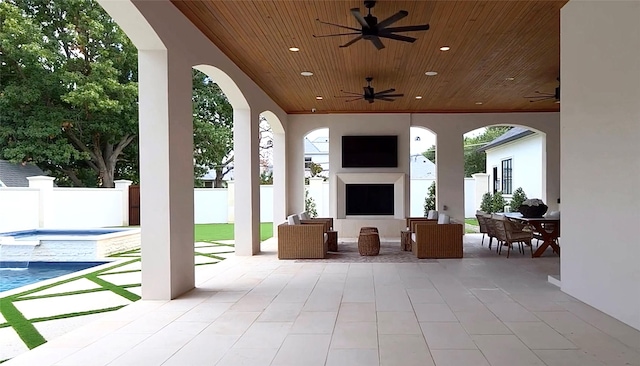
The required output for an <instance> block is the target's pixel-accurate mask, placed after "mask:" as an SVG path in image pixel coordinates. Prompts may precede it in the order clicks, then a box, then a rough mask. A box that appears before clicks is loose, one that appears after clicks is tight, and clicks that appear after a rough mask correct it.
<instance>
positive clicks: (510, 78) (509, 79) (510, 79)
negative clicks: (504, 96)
mask: <svg viewBox="0 0 640 366" xmlns="http://www.w3.org/2000/svg"><path fill="white" fill-rule="evenodd" d="M515 79H516V78H513V77H508V78H505V80H506V81H514V80H515Z"/></svg>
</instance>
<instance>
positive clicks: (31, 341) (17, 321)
mask: <svg viewBox="0 0 640 366" xmlns="http://www.w3.org/2000/svg"><path fill="white" fill-rule="evenodd" d="M0 312H1V313H2V316H4V318H5V319H6V320H7V322H8V323H9V324H11V326H12V327H13V330H15V332H16V333H17V334H18V336H19V337H20V339H22V341H23V342H24V344H25V345H26V346H27V347H28V348H29V349H33V348H36V347H38V346H39V345H41V344H43V343H46V342H47V341H46V340H45V339H44V337H43V336H42V334H40V332H38V330H37V329H36V327H34V326H33V324H31V322H30V321H28V320H27V318H25V317H24V316H23V315H22V313H21V312H20V311H19V310H18V308H16V307H15V306H14V305H13V302H12V301H10V300H7V299H0Z"/></svg>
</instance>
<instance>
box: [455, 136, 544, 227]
mask: <svg viewBox="0 0 640 366" xmlns="http://www.w3.org/2000/svg"><path fill="white" fill-rule="evenodd" d="M463 149H464V209H465V218H466V220H465V221H466V222H467V231H469V232H474V231H476V230H477V229H478V223H477V219H476V217H475V215H476V212H477V211H482V212H486V213H495V212H500V213H501V212H511V211H516V210H517V208H518V207H514V206H519V205H520V202H521V201H522V200H523V199H524V198H523V197H528V198H539V199H543V200H544V201H545V202H546V134H545V133H543V132H540V131H538V130H535V129H532V128H529V127H525V126H520V125H510V124H498V125H490V126H486V127H482V128H478V129H475V130H472V131H469V132H467V133H465V134H464V135H463Z"/></svg>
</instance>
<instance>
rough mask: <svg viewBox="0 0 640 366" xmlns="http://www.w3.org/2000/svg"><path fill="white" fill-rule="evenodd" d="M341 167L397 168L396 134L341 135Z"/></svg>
mask: <svg viewBox="0 0 640 366" xmlns="http://www.w3.org/2000/svg"><path fill="white" fill-rule="evenodd" d="M342 167H343V168H397V167H398V136H395V135H394V136H387V135H376V136H342Z"/></svg>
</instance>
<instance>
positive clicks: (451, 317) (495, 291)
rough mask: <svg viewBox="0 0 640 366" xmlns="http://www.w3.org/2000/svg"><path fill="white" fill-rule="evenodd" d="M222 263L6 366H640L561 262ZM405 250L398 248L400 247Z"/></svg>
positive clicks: (637, 348)
mask: <svg viewBox="0 0 640 366" xmlns="http://www.w3.org/2000/svg"><path fill="white" fill-rule="evenodd" d="M480 240H481V236H480V235H479V234H469V235H467V236H466V239H465V248H466V251H467V254H468V255H466V256H465V258H464V259H460V260H421V261H420V263H339V262H335V261H331V260H328V261H282V260H278V259H277V257H276V253H275V248H276V246H275V239H272V240H269V241H267V242H264V243H263V248H264V249H263V252H262V253H261V254H260V255H256V256H251V257H246V256H237V257H234V258H230V259H228V260H225V261H223V262H221V263H219V264H217V265H216V266H214V267H215V268H214V269H213V270H212V271H211V272H208V273H207V274H206V275H203V276H202V277H200V278H197V279H196V281H197V288H196V289H194V290H192V291H190V292H188V293H186V294H185V295H183V296H181V297H179V298H178V299H175V300H171V301H162V300H155V301H152V300H141V301H139V302H136V303H134V304H132V305H130V306H127V307H126V308H123V309H121V310H119V311H117V312H114V313H111V314H108V315H106V316H105V317H103V318H102V319H101V320H99V321H97V322H94V323H92V324H89V325H87V326H85V327H82V328H79V329H77V330H75V331H73V332H71V333H68V334H66V335H64V336H62V337H60V338H57V339H54V340H52V341H50V342H48V343H46V344H44V345H42V346H40V347H38V348H36V349H34V350H32V351H30V352H28V353H25V354H23V355H20V356H18V357H16V358H14V359H13V360H11V361H9V362H7V365H11V366H13V365H40V366H48V365H255V366H261V365H310V366H312V365H331V366H333V365H345V366H346V365H348V366H354V365H366V366H375V365H455V366H457V365H522V366H525V365H548V366H556V365H558V366H560V365H562V366H571V365H575V366H585V365H625V364H627V365H636V364H639V363H640V342H639V340H640V332H638V331H637V330H635V329H633V328H631V327H629V326H627V325H625V324H623V323H621V322H620V321H618V320H616V319H614V318H612V317H610V316H608V315H606V314H604V313H602V312H600V311H598V310H596V309H594V308H592V307H590V306H588V305H586V304H584V303H583V302H581V301H579V300H577V299H575V298H573V297H571V296H569V295H567V294H565V293H564V292H562V291H560V289H559V288H558V287H556V286H554V285H551V284H550V283H548V282H547V274H548V273H554V272H556V273H557V271H558V270H559V258H558V257H557V256H553V255H550V256H547V257H543V258H538V259H536V260H532V259H531V258H530V257H529V256H526V255H525V256H521V255H515V254H514V255H513V256H511V258H509V259H507V258H505V256H504V255H503V256H497V255H496V254H495V251H489V249H488V248H487V246H486V245H485V246H484V247H482V246H480ZM391 244H393V245H395V246H396V247H397V248H398V250H399V243H398V242H395V241H393V242H392V243H391Z"/></svg>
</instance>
